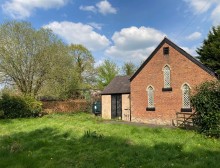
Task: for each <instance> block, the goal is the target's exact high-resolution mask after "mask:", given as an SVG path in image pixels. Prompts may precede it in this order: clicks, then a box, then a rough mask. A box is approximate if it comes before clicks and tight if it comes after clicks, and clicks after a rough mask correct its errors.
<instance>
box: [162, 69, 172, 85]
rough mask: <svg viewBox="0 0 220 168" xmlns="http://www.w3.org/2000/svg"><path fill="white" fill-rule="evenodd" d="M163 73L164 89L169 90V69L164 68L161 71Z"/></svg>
mask: <svg viewBox="0 0 220 168" xmlns="http://www.w3.org/2000/svg"><path fill="white" fill-rule="evenodd" d="M163 73H164V88H170V86H171V83H170V68H169V66H167V65H166V66H165V67H164V69H163Z"/></svg>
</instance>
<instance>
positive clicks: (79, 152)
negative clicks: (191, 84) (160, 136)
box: [0, 127, 220, 168]
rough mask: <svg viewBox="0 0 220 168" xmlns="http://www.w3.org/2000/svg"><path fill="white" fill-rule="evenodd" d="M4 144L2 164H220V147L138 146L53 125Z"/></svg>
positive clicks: (0, 156)
mask: <svg viewBox="0 0 220 168" xmlns="http://www.w3.org/2000/svg"><path fill="white" fill-rule="evenodd" d="M0 146H1V148H0V167H65V168H66V167H86V168H91V167H117V168H118V167H132V168H133V167H220V163H219V160H220V151H219V150H218V151H211V150H204V149H202V148H194V149H190V152H186V150H184V149H183V145H182V144H178V143H174V144H168V143H157V144H155V145H153V146H147V145H146V146H144V145H137V144H135V143H134V142H132V140H129V139H122V138H118V137H106V136H103V135H102V134H99V133H96V132H90V131H87V132H85V133H84V135H83V136H81V137H80V138H79V136H77V134H76V133H74V131H69V132H64V133H63V132H62V133H61V132H59V130H57V129H54V128H49V127H47V128H43V129H37V130H35V131H32V132H28V133H27V132H21V133H17V134H13V135H11V136H3V137H2V138H1V140H0Z"/></svg>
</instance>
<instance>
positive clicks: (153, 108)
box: [146, 107, 155, 111]
mask: <svg viewBox="0 0 220 168" xmlns="http://www.w3.org/2000/svg"><path fill="white" fill-rule="evenodd" d="M146 111H155V107H147V108H146Z"/></svg>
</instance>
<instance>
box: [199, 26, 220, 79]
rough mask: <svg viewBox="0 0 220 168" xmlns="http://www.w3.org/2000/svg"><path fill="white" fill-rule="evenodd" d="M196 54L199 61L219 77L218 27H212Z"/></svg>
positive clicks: (219, 37)
mask: <svg viewBox="0 0 220 168" xmlns="http://www.w3.org/2000/svg"><path fill="white" fill-rule="evenodd" d="M196 52H197V53H198V54H199V57H198V58H199V60H200V61H201V62H202V63H203V64H204V65H206V66H208V67H209V68H211V69H212V70H214V71H216V72H217V74H218V75H220V26H217V27H212V31H209V34H208V38H207V39H205V40H204V41H203V44H202V46H201V47H200V48H197V50H196Z"/></svg>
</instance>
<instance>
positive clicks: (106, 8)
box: [79, 0, 117, 15]
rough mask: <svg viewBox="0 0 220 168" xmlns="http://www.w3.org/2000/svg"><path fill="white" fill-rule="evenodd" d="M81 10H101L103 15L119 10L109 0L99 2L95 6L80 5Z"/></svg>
mask: <svg viewBox="0 0 220 168" xmlns="http://www.w3.org/2000/svg"><path fill="white" fill-rule="evenodd" d="M79 9H80V10H83V11H90V12H94V13H95V12H97V11H98V12H99V13H101V14H103V15H107V14H116V13H117V10H116V9H115V8H114V7H112V5H111V4H110V3H109V2H108V1H107V0H103V1H100V2H98V3H97V4H96V5H95V6H93V5H91V6H80V7H79Z"/></svg>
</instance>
